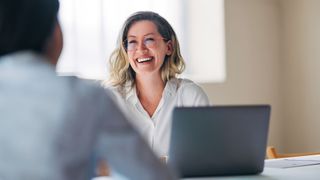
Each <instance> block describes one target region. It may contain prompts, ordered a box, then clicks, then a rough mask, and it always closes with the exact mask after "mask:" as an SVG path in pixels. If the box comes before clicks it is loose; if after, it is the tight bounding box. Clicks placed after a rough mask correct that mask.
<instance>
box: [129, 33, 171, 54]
mask: <svg viewBox="0 0 320 180" xmlns="http://www.w3.org/2000/svg"><path fill="white" fill-rule="evenodd" d="M159 40H164V41H166V39H164V38H162V37H159V38H154V37H148V38H145V39H144V40H143V45H144V46H145V47H146V48H155V47H157V45H158V42H159ZM138 45H139V43H138V41H137V40H135V39H134V40H126V41H125V42H124V46H125V47H126V49H127V51H130V52H132V51H136V50H137V49H138Z"/></svg>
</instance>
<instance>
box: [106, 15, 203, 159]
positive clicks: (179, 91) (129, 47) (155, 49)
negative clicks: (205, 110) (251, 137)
mask: <svg viewBox="0 0 320 180" xmlns="http://www.w3.org/2000/svg"><path fill="white" fill-rule="evenodd" d="M184 67H185V63H184V60H183V58H182V55H181V53H180V46H179V41H178V38H177V35H176V33H175V32H174V30H173V28H172V26H171V25H170V24H169V22H168V21H167V20H166V19H164V18H163V17H161V16H160V15H159V14H157V13H154V12H151V11H139V12H136V13H134V14H132V15H131V16H130V17H129V18H128V19H127V20H126V21H125V23H124V25H123V27H122V29H121V32H120V35H119V39H118V44H117V47H116V49H115V50H114V52H113V53H112V55H111V57H110V82H111V86H110V87H108V88H110V89H111V90H112V91H113V92H114V94H115V95H116V97H118V101H119V103H120V104H123V106H124V107H125V108H124V109H126V110H128V111H129V113H130V117H131V120H132V124H133V125H135V126H136V128H137V129H138V130H140V133H141V134H142V135H143V136H144V137H145V138H146V139H147V141H148V142H149V144H150V146H151V147H152V148H153V150H154V151H155V152H156V153H157V154H158V155H159V156H160V157H167V156H168V150H169V137H170V131H171V117H170V116H171V111H172V110H173V108H174V107H176V106H204V105H209V100H208V97H207V95H206V94H205V93H204V91H203V90H202V89H201V88H200V87H199V86H198V85H197V84H195V83H194V82H192V81H190V80H188V79H182V78H178V77H177V75H179V74H181V73H182V72H183V70H184Z"/></svg>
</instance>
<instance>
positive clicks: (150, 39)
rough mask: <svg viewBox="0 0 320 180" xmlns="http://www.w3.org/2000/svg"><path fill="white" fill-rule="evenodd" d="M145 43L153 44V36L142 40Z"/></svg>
mask: <svg viewBox="0 0 320 180" xmlns="http://www.w3.org/2000/svg"><path fill="white" fill-rule="evenodd" d="M144 44H145V45H153V44H154V39H153V38H147V39H145V40H144Z"/></svg>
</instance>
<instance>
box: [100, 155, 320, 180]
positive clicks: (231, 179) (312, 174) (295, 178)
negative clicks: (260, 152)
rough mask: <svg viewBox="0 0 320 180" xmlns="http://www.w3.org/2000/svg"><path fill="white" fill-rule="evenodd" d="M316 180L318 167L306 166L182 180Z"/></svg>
mask: <svg viewBox="0 0 320 180" xmlns="http://www.w3.org/2000/svg"><path fill="white" fill-rule="evenodd" d="M305 157H316V158H317V159H320V155H316V156H305ZM280 160H281V159H275V160H266V163H267V162H268V161H280ZM211 179H212V180H226V179H227V180H247V179H249V180H250V179H257V180H300V179H306V180H318V179H320V165H308V166H302V167H292V168H268V167H265V168H264V171H263V172H262V173H261V174H259V175H246V176H223V177H197V178H185V179H184V180H211ZM95 180H112V178H104V177H100V178H95Z"/></svg>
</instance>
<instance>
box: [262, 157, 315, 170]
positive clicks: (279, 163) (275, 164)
mask: <svg viewBox="0 0 320 180" xmlns="http://www.w3.org/2000/svg"><path fill="white" fill-rule="evenodd" d="M317 164H320V160H308V159H307V160H306V159H301V160H300V159H278V160H274V161H266V162H265V167H267V168H294V167H301V166H311V165H317Z"/></svg>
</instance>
